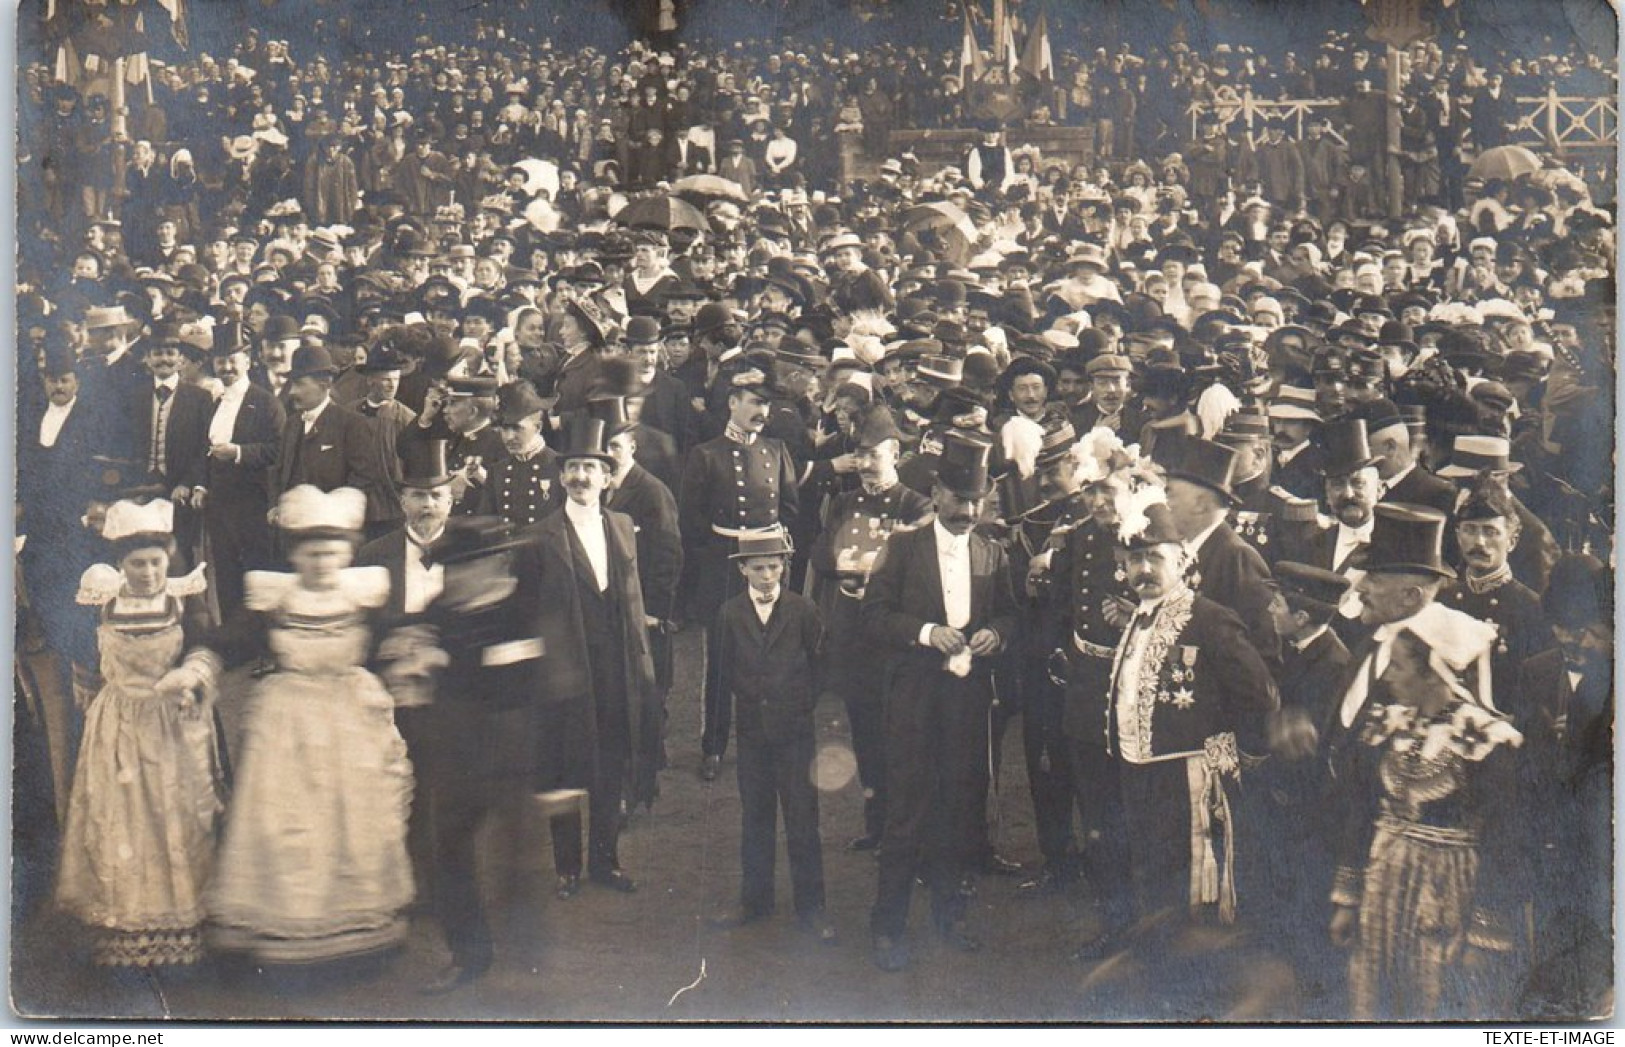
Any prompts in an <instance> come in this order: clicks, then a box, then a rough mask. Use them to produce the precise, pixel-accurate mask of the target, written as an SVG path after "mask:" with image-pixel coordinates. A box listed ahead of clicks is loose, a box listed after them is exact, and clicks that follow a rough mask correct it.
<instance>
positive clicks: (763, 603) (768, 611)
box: [750, 585, 779, 625]
mask: <svg viewBox="0 0 1625 1047" xmlns="http://www.w3.org/2000/svg"><path fill="white" fill-rule="evenodd" d="M750 605H751V607H752V608H754V609H755V611H756V620H757V621H759V622H761V623H762V624H763V625H766V624H767V620H768V619H769V618H771V617H773V608H775V607H777V606H778V605H779V587H778V586H776V585H775V586H774V587H773V589H772V590H771V591H770V592H768V593H767V594H766V596H765V597H764V596H763V594H761V593H758V592H757V591H756V590H755V589H751V590H750Z"/></svg>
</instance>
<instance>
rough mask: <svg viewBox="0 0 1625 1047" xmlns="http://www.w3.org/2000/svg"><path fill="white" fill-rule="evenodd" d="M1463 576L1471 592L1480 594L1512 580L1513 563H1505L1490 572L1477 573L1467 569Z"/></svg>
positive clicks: (1491, 590)
mask: <svg viewBox="0 0 1625 1047" xmlns="http://www.w3.org/2000/svg"><path fill="white" fill-rule="evenodd" d="M1462 578H1463V580H1464V581H1465V582H1466V584H1467V589H1468V591H1469V592H1472V593H1474V594H1478V595H1482V594H1484V593H1488V592H1494V591H1495V590H1496V589H1499V588H1501V586H1503V585H1505V584H1506V583H1508V582H1510V581H1512V565H1511V564H1506V563H1503V564H1502V565H1501V566H1500V567H1498V568H1496V569H1495V570H1493V571H1491V572H1490V573H1489V574H1480V575H1475V574H1473V572H1472V571H1466V572H1464V573H1463V575H1462Z"/></svg>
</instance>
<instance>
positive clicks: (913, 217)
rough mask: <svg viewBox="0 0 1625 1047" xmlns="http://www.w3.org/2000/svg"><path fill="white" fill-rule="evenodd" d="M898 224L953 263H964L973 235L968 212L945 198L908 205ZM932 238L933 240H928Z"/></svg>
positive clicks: (973, 229) (974, 240) (973, 239)
mask: <svg viewBox="0 0 1625 1047" xmlns="http://www.w3.org/2000/svg"><path fill="white" fill-rule="evenodd" d="M902 227H903V230H904V231H905V232H911V233H914V234H915V236H916V237H918V238H919V239H920V241H921V244H922V245H923V246H927V247H930V246H939V247H940V248H941V249H942V250H943V252H944V253H945V254H947V255H948V257H949V260H950V261H952V262H953V263H954V264H956V265H963V264H964V263H965V260H966V259H967V258H968V257H969V256H970V249H971V245H972V244H974V243H975V242H976V237H977V233H976V225H975V223H973V222H972V221H971V220H970V216H969V215H967V214H965V212H964V211H961V210H960V209H959V208H958V207H957V206H955V205H954V204H951V203H949V202H948V201H946V200H934V201H932V202H931V203H928V204H917V205H915V206H914V207H910V208H909V209H908V210H906V211H904V212H903V216H902ZM933 240H934V241H935V244H932V243H931V242H930V241H933Z"/></svg>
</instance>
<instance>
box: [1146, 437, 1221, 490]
mask: <svg viewBox="0 0 1625 1047" xmlns="http://www.w3.org/2000/svg"><path fill="white" fill-rule="evenodd" d="M1153 457H1154V458H1155V459H1156V460H1157V464H1159V465H1161V466H1162V467H1163V469H1164V471H1166V472H1167V474H1168V478H1169V479H1170V480H1184V481H1185V482H1187V483H1193V484H1200V485H1201V486H1203V487H1206V488H1208V489H1209V490H1211V491H1217V492H1218V493H1219V494H1221V495H1223V496H1224V498H1225V500H1226V501H1227V502H1229V503H1230V504H1232V505H1239V504H1240V499H1238V498H1237V497H1236V494H1235V492H1234V491H1233V490H1231V488H1230V485H1231V483H1232V482H1233V481H1234V479H1235V474H1236V460H1237V457H1238V456H1237V454H1236V450H1235V448H1233V447H1226V446H1225V445H1224V444H1221V443H1215V442H1214V441H1212V440H1204V439H1202V438H1201V437H1197V436H1181V435H1175V434H1173V433H1170V434H1168V435H1167V436H1164V437H1162V438H1160V439H1158V440H1157V442H1156V445H1155V448H1154V451H1153Z"/></svg>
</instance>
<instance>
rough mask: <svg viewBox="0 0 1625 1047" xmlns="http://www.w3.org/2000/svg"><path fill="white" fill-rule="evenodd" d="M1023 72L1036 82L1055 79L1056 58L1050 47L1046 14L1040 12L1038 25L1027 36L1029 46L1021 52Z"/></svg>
mask: <svg viewBox="0 0 1625 1047" xmlns="http://www.w3.org/2000/svg"><path fill="white" fill-rule="evenodd" d="M1021 71H1022V72H1023V73H1025V74H1026V75H1027V76H1030V77H1032V78H1033V79H1034V80H1039V81H1049V80H1054V79H1055V57H1054V55H1052V54H1051V53H1050V47H1049V21H1048V20H1047V19H1046V18H1045V17H1044V12H1043V11H1039V12H1038V24H1037V25H1035V26H1033V31H1032V32H1031V33H1028V34H1027V46H1026V48H1025V49H1024V50H1023V51H1022V52H1021Z"/></svg>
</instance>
